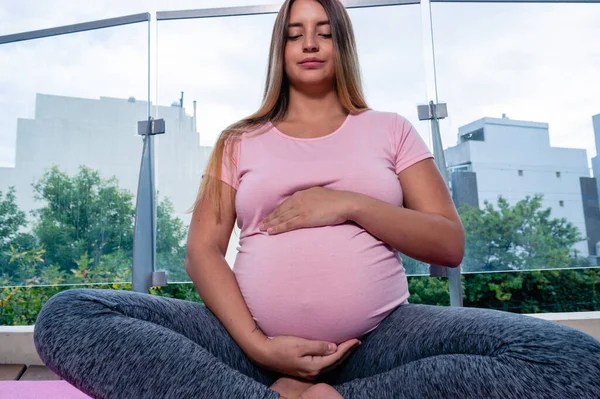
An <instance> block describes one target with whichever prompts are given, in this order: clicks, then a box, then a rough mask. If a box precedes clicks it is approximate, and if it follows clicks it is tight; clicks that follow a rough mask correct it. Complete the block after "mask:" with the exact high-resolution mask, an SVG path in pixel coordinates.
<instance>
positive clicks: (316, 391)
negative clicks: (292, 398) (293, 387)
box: [299, 384, 344, 399]
mask: <svg viewBox="0 0 600 399" xmlns="http://www.w3.org/2000/svg"><path fill="white" fill-rule="evenodd" d="M299 399H344V397H343V396H342V395H340V394H339V392H338V391H336V390H335V389H333V387H332V386H331V385H327V384H317V385H313V386H312V387H310V388H309V389H307V390H306V391H304V393H302V394H301V395H300V398H299Z"/></svg>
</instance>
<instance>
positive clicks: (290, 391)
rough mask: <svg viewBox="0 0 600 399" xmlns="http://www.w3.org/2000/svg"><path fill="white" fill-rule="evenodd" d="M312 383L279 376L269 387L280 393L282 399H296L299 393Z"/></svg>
mask: <svg viewBox="0 0 600 399" xmlns="http://www.w3.org/2000/svg"><path fill="white" fill-rule="evenodd" d="M313 385H314V384H313V383H311V382H307V381H300V380H297V379H295V378H291V377H281V378H280V379H278V380H277V381H275V383H274V384H273V385H271V387H270V388H271V389H272V390H274V391H275V392H277V393H279V395H281V398H284V399H298V398H300V395H302V393H303V392H304V391H306V390H307V389H309V388H310V387H312V386H313Z"/></svg>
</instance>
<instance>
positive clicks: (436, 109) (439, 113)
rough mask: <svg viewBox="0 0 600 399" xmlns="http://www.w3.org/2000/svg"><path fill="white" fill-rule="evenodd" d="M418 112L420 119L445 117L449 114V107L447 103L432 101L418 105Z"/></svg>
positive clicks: (428, 119)
mask: <svg viewBox="0 0 600 399" xmlns="http://www.w3.org/2000/svg"><path fill="white" fill-rule="evenodd" d="M417 113H418V115H419V120H420V121H430V120H432V119H444V118H446V117H447V116H448V107H447V105H446V103H439V104H435V103H434V102H433V101H431V102H430V103H429V104H423V105H418V106H417Z"/></svg>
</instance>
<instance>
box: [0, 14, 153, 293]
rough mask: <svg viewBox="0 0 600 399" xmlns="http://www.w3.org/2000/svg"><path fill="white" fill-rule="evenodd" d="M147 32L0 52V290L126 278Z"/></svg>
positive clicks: (93, 35)
mask: <svg viewBox="0 0 600 399" xmlns="http://www.w3.org/2000/svg"><path fill="white" fill-rule="evenodd" d="M147 32H148V27H147V25H146V23H140V24H135V25H127V26H120V27H114V28H107V29H102V30H97V31H89V32H82V33H76V34H71V35H65V36H56V37H49V38H44V39H38V40H32V41H25V42H18V43H10V44H5V45H1V46H0V65H2V70H3V73H2V74H1V75H0V87H1V90H0V120H2V122H3V129H2V130H1V131H0V146H1V148H2V151H1V152H0V192H1V194H0V226H1V227H0V279H1V280H0V286H7V285H20V284H27V285H29V284H33V285H44V284H80V283H86V284H91V283H101V282H131V270H130V268H131V251H132V245H133V222H134V207H135V194H136V191H137V180H138V174H139V165H140V156H141V148H142V141H141V139H140V137H139V136H137V121H139V120H144V119H147V118H148V103H147V97H148V94H147V93H148V74H147V70H148V50H147V49H148V44H147V43H148V34H147Z"/></svg>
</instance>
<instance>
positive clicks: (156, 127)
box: [138, 117, 165, 136]
mask: <svg viewBox="0 0 600 399" xmlns="http://www.w3.org/2000/svg"><path fill="white" fill-rule="evenodd" d="M164 133H165V120H164V119H154V118H152V117H150V118H148V120H147V121H139V122H138V135H140V136H155V135H157V134H164Z"/></svg>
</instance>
